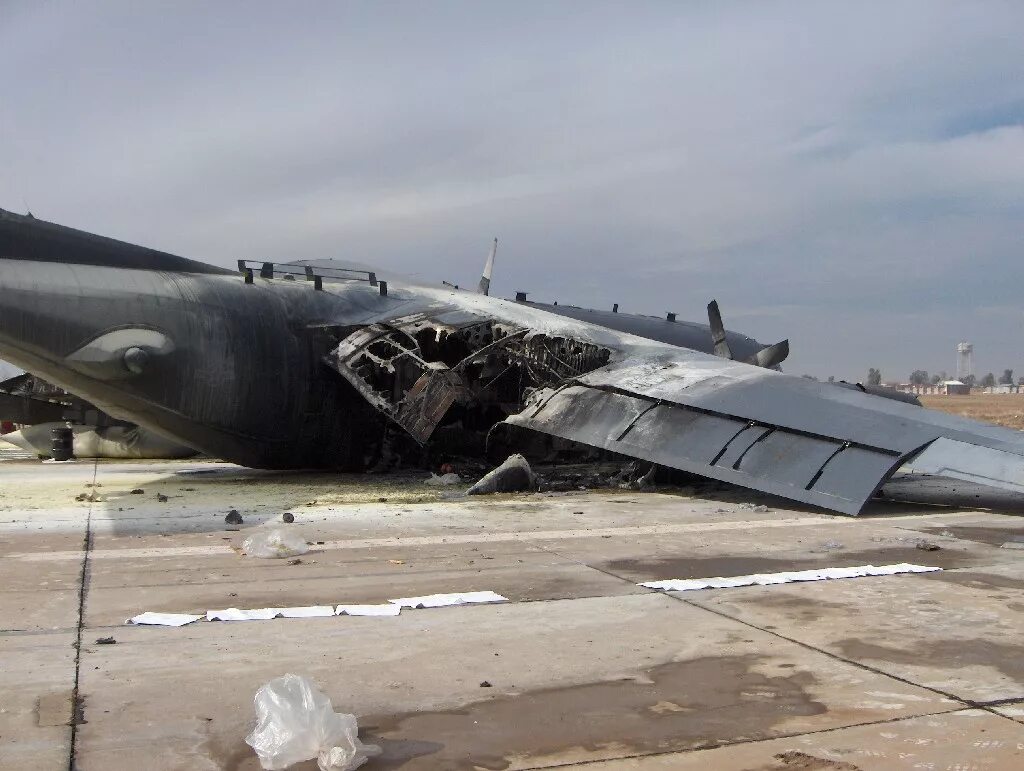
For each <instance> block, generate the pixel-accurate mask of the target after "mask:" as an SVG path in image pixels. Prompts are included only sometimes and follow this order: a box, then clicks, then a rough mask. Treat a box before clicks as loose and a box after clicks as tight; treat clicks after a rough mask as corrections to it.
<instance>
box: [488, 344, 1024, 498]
mask: <svg viewBox="0 0 1024 771" xmlns="http://www.w3.org/2000/svg"><path fill="white" fill-rule="evenodd" d="M687 353H688V352H682V351H681V352H680V355H679V356H673V355H671V354H664V353H658V354H654V355H647V356H644V355H641V356H640V357H633V358H631V359H629V360H628V361H622V362H618V363H613V364H610V365H609V366H607V367H604V368H602V369H599V370H596V371H594V372H591V373H589V374H587V375H585V376H583V377H581V378H578V379H575V380H573V381H571V382H568V383H564V384H560V385H559V386H556V387H551V388H546V389H543V390H541V391H538V392H536V393H534V394H533V395H532V398H531V400H530V403H529V404H528V405H527V406H526V408H525V409H524V410H523V411H522V412H520V413H519V414H517V415H513V416H511V417H509V418H507V419H506V420H505V423H507V424H510V425H513V426H519V427H523V428H528V429H531V430H534V431H539V432H542V433H546V434H551V435H554V436H559V437H562V438H564V439H570V440H573V441H577V442H582V443H584V444H588V445H592V446H596V447H601V448H604V449H607V450H611V451H614V452H618V453H622V454H624V455H628V456H632V457H636V458H641V459H644V460H648V461H652V462H655V463H659V464H662V465H665V466H669V467H672V468H677V469H681V470H683V471H687V472H690V473H694V474H699V475H701V476H704V477H708V478H711V479H716V480H719V481H723V482H730V483H733V484H737V485H741V486H744V487H749V488H753V489H756V490H761V491H763V492H767V493H772V494H775V495H780V496H783V497H786V498H790V499H793V500H797V501H802V502H805V503H810V504H815V505H817V506H822V507H825V508H828V509H833V510H835V511H840V512H843V513H846V514H857V513H859V512H860V510H861V508H862V507H863V506H864V503H865V502H866V501H867V500H868V498H870V497H871V496H872V495H873V494H874V493H875V491H876V490H877V489H878V487H879V486H880V485H881V484H882V483H883V482H884V481H885V480H886V479H888V477H889V476H890V475H891V474H892V473H893V472H894V471H895V470H896V469H898V468H900V467H901V466H903V465H904V464H906V463H907V462H909V461H912V462H913V466H914V468H915V469H917V470H921V471H929V472H932V473H937V474H942V475H945V476H952V477H958V478H962V479H969V480H972V481H975V482H981V483H983V484H988V485H992V486H995V487H1000V488H1003V489H1008V490H1013V491H1018V492H1024V440H1022V435H1021V434H1020V433H1019V432H1016V431H1012V430H1009V429H1002V428H999V427H996V426H989V425H986V424H982V423H976V422H974V421H970V420H964V419H959V418H955V417H953V416H949V415H945V414H942V413H938V412H933V411H930V410H923V409H921V408H919V407H915V406H913V405H909V404H903V403H900V402H893V401H890V400H885V399H881V398H879V397H876V396H871V395H869V394H862V393H856V392H851V391H847V390H844V389H838V388H830V387H829V386H828V385H827V384H821V383H815V382H813V381H808V380H806V379H804V378H795V377H791V376H785V375H778V374H777V373H766V372H764V371H763V370H761V371H753V370H754V369H755V368H752V367H747V366H746V365H735V364H723V365H721V366H720V367H719V368H718V370H719V371H718V372H715V371H714V370H713V369H710V368H708V367H707V366H706V365H705V363H703V362H699V361H694V360H692V359H691V358H690V357H689V356H688V355H687ZM702 365H703V366H702Z"/></svg>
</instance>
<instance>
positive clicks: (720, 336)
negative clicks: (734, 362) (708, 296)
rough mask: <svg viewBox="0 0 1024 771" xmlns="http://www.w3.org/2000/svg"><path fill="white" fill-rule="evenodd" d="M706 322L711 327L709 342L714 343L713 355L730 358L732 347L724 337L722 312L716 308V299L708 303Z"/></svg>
mask: <svg viewBox="0 0 1024 771" xmlns="http://www.w3.org/2000/svg"><path fill="white" fill-rule="evenodd" d="M708 324H709V325H710V327H711V342H712V343H714V345H715V356H721V357H722V358H723V359H731V358H732V349H731V348H729V341H728V340H727V339H726V337H725V325H724V324H723V323H722V313H721V311H719V310H718V301H717V300H712V301H711V302H709V303H708Z"/></svg>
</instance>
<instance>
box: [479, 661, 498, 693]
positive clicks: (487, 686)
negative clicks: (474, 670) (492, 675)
mask: <svg viewBox="0 0 1024 771" xmlns="http://www.w3.org/2000/svg"><path fill="white" fill-rule="evenodd" d="M495 655H497V654H495ZM480 687H481V688H493V687H494V686H493V685H491V684H490V683H489V682H488V681H487V680H484V681H483V682H482V683H480Z"/></svg>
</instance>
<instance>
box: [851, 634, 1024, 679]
mask: <svg viewBox="0 0 1024 771" xmlns="http://www.w3.org/2000/svg"><path fill="white" fill-rule="evenodd" d="M836 647H837V648H838V649H839V651H840V652H841V653H842V655H843V657H844V658H847V659H850V660H852V661H864V660H871V661H884V662H888V663H890V664H898V665H900V666H907V665H909V666H932V667H941V668H944V669H951V670H955V669H957V668H960V667H976V666H977V667H991V668H992V669H996V670H999V672H1001V673H1002V674H1003V675H1005V676H1006V677H1009V678H1010V679H1011V680H1015V681H1017V682H1018V683H1020V684H1022V685H1024V645H1007V644H1004V643H997V642H993V641H991V640H982V639H973V640H931V641H929V642H918V643H916V644H915V645H914V646H913V648H912V649H909V650H907V649H903V648H894V647H891V646H887V645H879V644H877V643H871V642H866V641H864V640H860V639H858V638H855V637H851V638H847V639H845V640H839V641H838V642H837V643H836Z"/></svg>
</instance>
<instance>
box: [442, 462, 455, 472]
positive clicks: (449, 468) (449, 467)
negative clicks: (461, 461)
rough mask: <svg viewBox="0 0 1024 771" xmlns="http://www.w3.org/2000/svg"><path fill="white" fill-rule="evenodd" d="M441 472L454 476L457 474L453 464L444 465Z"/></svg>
mask: <svg viewBox="0 0 1024 771" xmlns="http://www.w3.org/2000/svg"><path fill="white" fill-rule="evenodd" d="M440 471H441V473H442V474H452V473H454V472H455V466H453V465H452V464H451V463H442V464H441V468H440Z"/></svg>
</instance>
